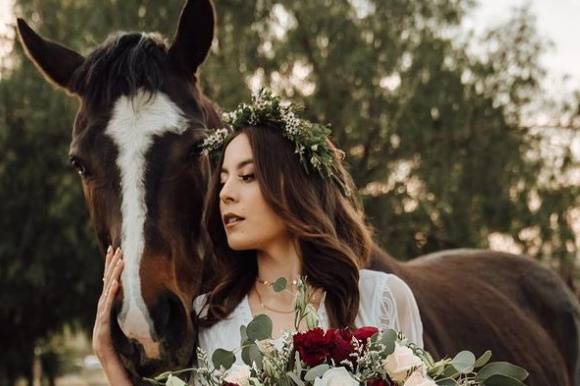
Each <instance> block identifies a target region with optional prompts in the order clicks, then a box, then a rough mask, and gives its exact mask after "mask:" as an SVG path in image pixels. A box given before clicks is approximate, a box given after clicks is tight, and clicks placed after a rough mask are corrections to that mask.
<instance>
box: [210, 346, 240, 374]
mask: <svg viewBox="0 0 580 386" xmlns="http://www.w3.org/2000/svg"><path fill="white" fill-rule="evenodd" d="M211 361H212V363H213V367H214V368H216V369H219V368H220V367H223V368H224V369H226V370H228V369H229V368H230V367H232V365H233V364H234V362H235V361H236V356H235V355H234V353H233V352H231V351H228V350H224V349H222V348H218V349H217V350H215V351H214V352H213V355H212V356H211Z"/></svg>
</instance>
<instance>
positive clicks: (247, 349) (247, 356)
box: [242, 345, 252, 367]
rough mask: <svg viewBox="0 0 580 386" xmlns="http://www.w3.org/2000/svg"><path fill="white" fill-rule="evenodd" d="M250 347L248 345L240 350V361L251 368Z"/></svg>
mask: <svg viewBox="0 0 580 386" xmlns="http://www.w3.org/2000/svg"><path fill="white" fill-rule="evenodd" d="M250 347H251V345H248V346H246V347H244V348H243V349H242V361H243V362H244V363H245V364H247V365H248V366H250V367H251V366H252V359H251V358H250Z"/></svg>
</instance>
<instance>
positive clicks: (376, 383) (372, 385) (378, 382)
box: [367, 378, 394, 386]
mask: <svg viewBox="0 0 580 386" xmlns="http://www.w3.org/2000/svg"><path fill="white" fill-rule="evenodd" d="M367 386H394V383H391V382H389V381H386V380H384V379H381V378H376V379H371V380H369V381H367Z"/></svg>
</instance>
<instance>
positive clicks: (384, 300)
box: [193, 269, 423, 365]
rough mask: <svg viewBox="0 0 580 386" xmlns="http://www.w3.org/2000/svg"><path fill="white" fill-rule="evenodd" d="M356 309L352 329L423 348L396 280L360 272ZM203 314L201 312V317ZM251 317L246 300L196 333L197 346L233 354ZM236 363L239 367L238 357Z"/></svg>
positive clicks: (409, 297) (410, 302)
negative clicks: (398, 336) (390, 332)
mask: <svg viewBox="0 0 580 386" xmlns="http://www.w3.org/2000/svg"><path fill="white" fill-rule="evenodd" d="M359 291H360V306H359V311H358V314H357V316H356V319H355V326H356V327H363V326H374V327H378V328H380V329H387V328H393V329H395V330H397V331H401V332H403V333H404V334H405V336H406V337H407V338H408V339H409V341H411V342H413V343H415V344H417V345H418V346H419V347H423V324H422V323H421V317H420V315H419V309H418V307H417V302H416V301H415V297H414V296H413V293H412V292H411V289H410V288H409V286H408V285H407V284H406V283H405V282H404V281H403V280H401V279H400V278H399V277H398V276H395V275H393V274H388V273H384V272H377V271H371V270H367V269H363V270H361V271H360V275H359ZM206 297H207V294H203V295H200V296H198V297H197V298H196V299H195V300H194V303H193V306H194V309H195V312H196V313H198V314H199V313H200V310H201V308H202V307H203V305H204V303H205V299H206ZM205 313H206V310H205V309H204V310H203V311H202V312H201V316H202V317H203V316H204V315H205ZM252 318H253V315H252V312H251V309H250V304H249V302H248V297H247V296H246V297H244V299H243V300H242V301H241V302H240V304H238V306H237V307H236V308H235V309H234V311H232V313H231V314H230V315H229V316H228V317H227V318H226V319H223V320H220V321H219V322H217V323H215V324H214V325H213V326H211V327H209V328H202V329H201V330H200V331H199V332H198V342H199V346H200V347H201V348H202V349H203V350H204V351H205V352H207V353H208V355H209V357H210V358H211V355H212V354H213V352H214V351H215V350H216V349H218V348H223V349H225V350H233V349H235V348H238V347H239V346H240V326H241V325H248V323H250V321H251V320H252ZM318 320H319V324H320V327H321V328H323V329H327V328H328V327H329V320H328V315H327V313H326V308H325V307H324V297H323V299H322V302H321V304H320V307H319V309H318ZM236 363H237V364H240V365H241V364H242V363H243V362H242V360H241V357H240V355H239V353H237V354H236Z"/></svg>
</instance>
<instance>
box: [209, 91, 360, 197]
mask: <svg viewBox="0 0 580 386" xmlns="http://www.w3.org/2000/svg"><path fill="white" fill-rule="evenodd" d="M297 110H298V109H297V107H296V106H295V105H293V104H286V105H282V103H281V101H280V98H279V97H277V96H274V95H273V94H272V92H271V91H270V90H268V89H264V88H263V89H261V90H260V91H259V92H258V93H256V94H254V95H252V102H251V104H246V103H242V104H240V105H238V107H237V108H236V109H235V110H233V111H230V112H225V113H223V114H222V121H223V123H224V127H222V128H219V129H217V130H215V131H212V132H210V133H209V134H208V135H207V136H206V137H205V139H204V140H203V142H202V144H201V152H202V154H204V155H210V154H211V153H213V152H214V151H216V150H219V149H221V148H222V147H223V146H224V144H225V143H226V142H227V141H228V140H229V139H230V138H231V136H232V135H234V133H235V132H236V131H238V130H241V129H243V128H246V127H248V126H251V127H274V128H279V129H280V130H281V131H282V135H283V136H284V137H285V138H287V139H288V140H290V141H291V142H292V143H293V144H294V153H296V154H298V156H299V158H300V163H301V164H302V166H303V167H304V169H305V170H306V172H307V173H310V172H311V171H316V172H318V174H320V176H321V177H323V178H330V179H332V180H333V181H334V182H335V183H337V184H338V185H339V187H340V188H341V190H342V192H343V193H344V195H345V196H349V195H350V191H349V189H348V187H347V186H346V185H345V184H344V182H343V181H342V180H341V179H340V178H339V177H338V176H337V174H336V166H335V163H334V157H335V156H336V155H338V156H339V157H341V158H342V157H344V153H343V152H342V151H339V150H332V149H330V147H329V146H328V143H327V138H328V136H329V135H330V133H331V131H330V128H329V127H328V126H325V125H322V124H318V123H313V122H310V121H308V120H306V119H303V118H300V117H298V116H297Z"/></svg>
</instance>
